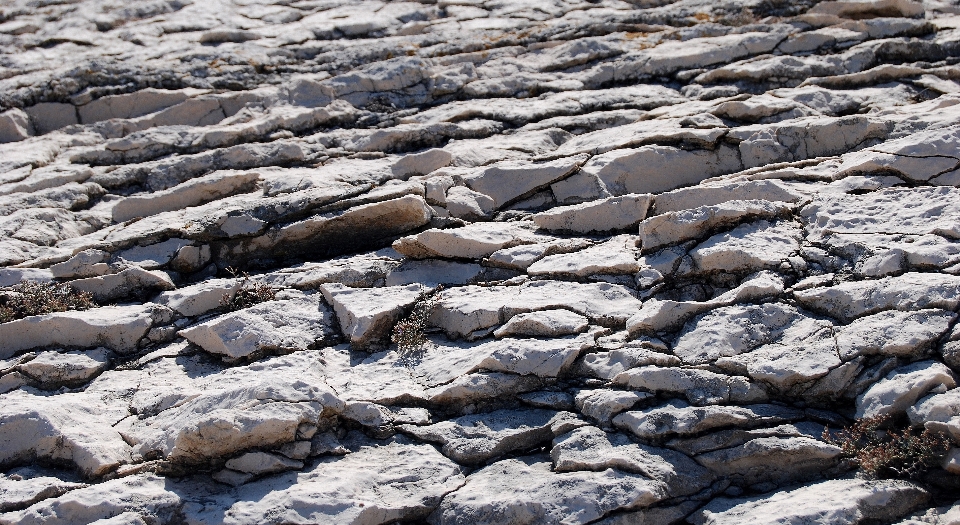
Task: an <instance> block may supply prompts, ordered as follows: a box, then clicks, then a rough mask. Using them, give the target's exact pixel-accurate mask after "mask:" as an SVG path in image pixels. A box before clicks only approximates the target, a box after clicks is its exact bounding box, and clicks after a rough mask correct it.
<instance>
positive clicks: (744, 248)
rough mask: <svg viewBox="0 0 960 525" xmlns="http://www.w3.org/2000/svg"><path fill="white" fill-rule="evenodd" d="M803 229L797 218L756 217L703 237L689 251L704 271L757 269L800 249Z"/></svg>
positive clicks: (775, 266)
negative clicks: (727, 230) (776, 221)
mask: <svg viewBox="0 0 960 525" xmlns="http://www.w3.org/2000/svg"><path fill="white" fill-rule="evenodd" d="M801 237H802V229H801V228H800V225H799V224H797V223H794V222H786V221H783V222H780V223H771V222H769V221H765V220H763V221H757V222H755V223H750V224H741V225H740V226H737V227H736V228H734V229H733V230H730V231H729V232H727V233H721V234H717V235H714V236H712V237H710V238H709V239H707V240H705V241H703V242H702V243H700V244H699V245H697V247H696V248H694V249H693V250H691V251H690V257H691V258H692V259H693V264H694V265H695V266H696V268H697V270H699V271H701V272H708V273H710V272H719V271H723V272H733V273H737V272H755V271H757V270H764V269H772V268H777V267H779V266H780V264H781V263H783V262H785V261H786V260H787V258H788V257H790V256H791V255H795V254H796V253H797V251H798V250H799V249H800V239H801Z"/></svg>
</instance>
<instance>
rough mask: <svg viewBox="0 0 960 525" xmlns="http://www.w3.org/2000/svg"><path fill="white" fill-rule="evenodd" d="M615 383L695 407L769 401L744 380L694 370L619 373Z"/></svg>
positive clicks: (650, 369) (656, 368)
mask: <svg viewBox="0 0 960 525" xmlns="http://www.w3.org/2000/svg"><path fill="white" fill-rule="evenodd" d="M613 382H614V383H615V384H617V385H622V386H626V387H629V388H640V389H644V390H648V391H651V392H663V393H666V394H677V395H682V396H684V397H686V398H687V400H688V401H690V402H691V403H693V404H695V405H713V404H719V403H756V402H760V401H765V400H766V398H767V393H766V392H765V391H764V389H763V388H762V387H760V386H759V385H757V384H755V383H752V382H750V381H748V380H747V379H745V378H743V377H740V376H727V375H723V374H717V373H714V372H708V371H706V370H697V369H692V368H664V367H659V366H642V367H639V368H632V369H630V370H627V371H624V372H620V373H619V374H617V375H616V377H614V378H613Z"/></svg>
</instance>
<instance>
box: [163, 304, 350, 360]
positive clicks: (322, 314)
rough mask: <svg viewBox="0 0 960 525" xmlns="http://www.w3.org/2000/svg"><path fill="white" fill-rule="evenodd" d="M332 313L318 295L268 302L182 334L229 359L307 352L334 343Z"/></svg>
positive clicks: (200, 325)
mask: <svg viewBox="0 0 960 525" xmlns="http://www.w3.org/2000/svg"><path fill="white" fill-rule="evenodd" d="M334 322H335V321H334V317H333V312H331V311H330V310H329V309H328V308H327V307H326V306H325V305H324V304H323V303H321V302H320V301H319V297H317V296H306V297H300V298H294V299H286V300H279V301H267V302H265V303H261V304H258V305H255V306H251V307H249V308H244V309H243V310H238V311H236V312H232V313H228V314H224V315H222V316H220V317H217V318H215V319H211V320H209V321H206V322H203V323H201V324H198V325H196V326H192V327H190V328H188V329H186V330H183V331H181V332H180V335H181V336H183V337H184V338H186V339H187V340H188V341H190V342H191V343H194V344H195V345H197V346H199V347H201V348H203V349H204V350H205V351H207V352H210V353H211V354H216V355H220V356H223V357H224V358H227V359H244V358H248V357H250V356H252V355H258V354H263V353H286V352H293V351H296V350H306V349H308V348H313V347H315V346H316V345H321V344H323V343H326V342H330V341H333V340H334V339H335V337H336V335H335V334H336V331H335V329H334V328H333V326H334V325H333V323H334Z"/></svg>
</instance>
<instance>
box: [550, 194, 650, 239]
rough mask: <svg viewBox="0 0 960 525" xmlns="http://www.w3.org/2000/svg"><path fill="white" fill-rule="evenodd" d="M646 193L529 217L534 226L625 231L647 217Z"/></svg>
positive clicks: (567, 207)
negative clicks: (531, 218)
mask: <svg viewBox="0 0 960 525" xmlns="http://www.w3.org/2000/svg"><path fill="white" fill-rule="evenodd" d="M652 201H653V199H652V196H651V195H649V194H644V195H635V194H630V195H623V196H620V197H610V198H607V199H601V200H596V201H590V202H586V203H583V204H577V205H574V206H558V207H556V208H553V209H551V210H549V211H545V212H543V213H538V214H536V215H534V216H533V222H534V223H536V225H537V227H539V228H541V229H544V230H547V231H555V232H564V233H598V232H616V231H627V230H629V229H631V228H633V227H636V226H637V225H638V224H640V221H642V220H643V219H645V218H646V217H647V210H649V208H650V205H651V203H652Z"/></svg>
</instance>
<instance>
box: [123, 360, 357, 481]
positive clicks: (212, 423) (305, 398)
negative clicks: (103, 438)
mask: <svg viewBox="0 0 960 525" xmlns="http://www.w3.org/2000/svg"><path fill="white" fill-rule="evenodd" d="M322 369H323V365H322V364H320V363H319V362H318V361H317V357H316V356H315V355H313V354H310V355H305V356H298V355H297V354H292V355H290V356H285V357H279V358H274V359H273V360H266V361H260V362H258V363H255V364H251V365H248V366H245V367H238V368H232V369H229V370H228V371H224V372H221V373H219V374H215V375H212V376H210V377H208V378H205V380H204V382H202V383H200V384H198V385H196V387H195V388H197V393H196V394H195V395H193V396H191V397H190V398H189V399H184V400H183V402H180V403H179V404H176V405H175V406H170V407H166V408H165V409H163V410H161V411H160V412H159V413H158V414H156V415H154V416H152V417H147V418H144V419H140V420H136V421H134V422H133V423H132V424H131V425H130V426H129V427H128V428H126V429H124V431H123V435H124V437H125V438H126V439H127V441H128V442H130V443H132V444H133V446H134V450H135V451H136V452H137V453H139V454H142V455H148V454H158V455H159V456H160V457H163V458H166V459H167V460H170V461H173V462H178V463H181V464H194V463H203V462H206V461H208V460H209V459H212V458H220V457H224V456H230V455H233V454H235V453H237V452H240V451H244V450H247V449H251V448H266V447H274V446H279V445H282V444H284V443H291V442H293V441H295V440H296V437H297V429H298V427H299V426H300V425H301V424H302V423H312V424H315V423H316V421H317V420H318V418H319V417H320V416H321V414H330V415H332V414H337V413H340V412H342V411H343V409H344V402H343V401H342V400H341V399H340V398H339V397H338V396H337V395H336V394H335V393H334V392H333V390H332V389H331V388H330V387H328V386H327V385H326V384H325V383H324V381H323V379H322V378H323V375H322Z"/></svg>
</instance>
